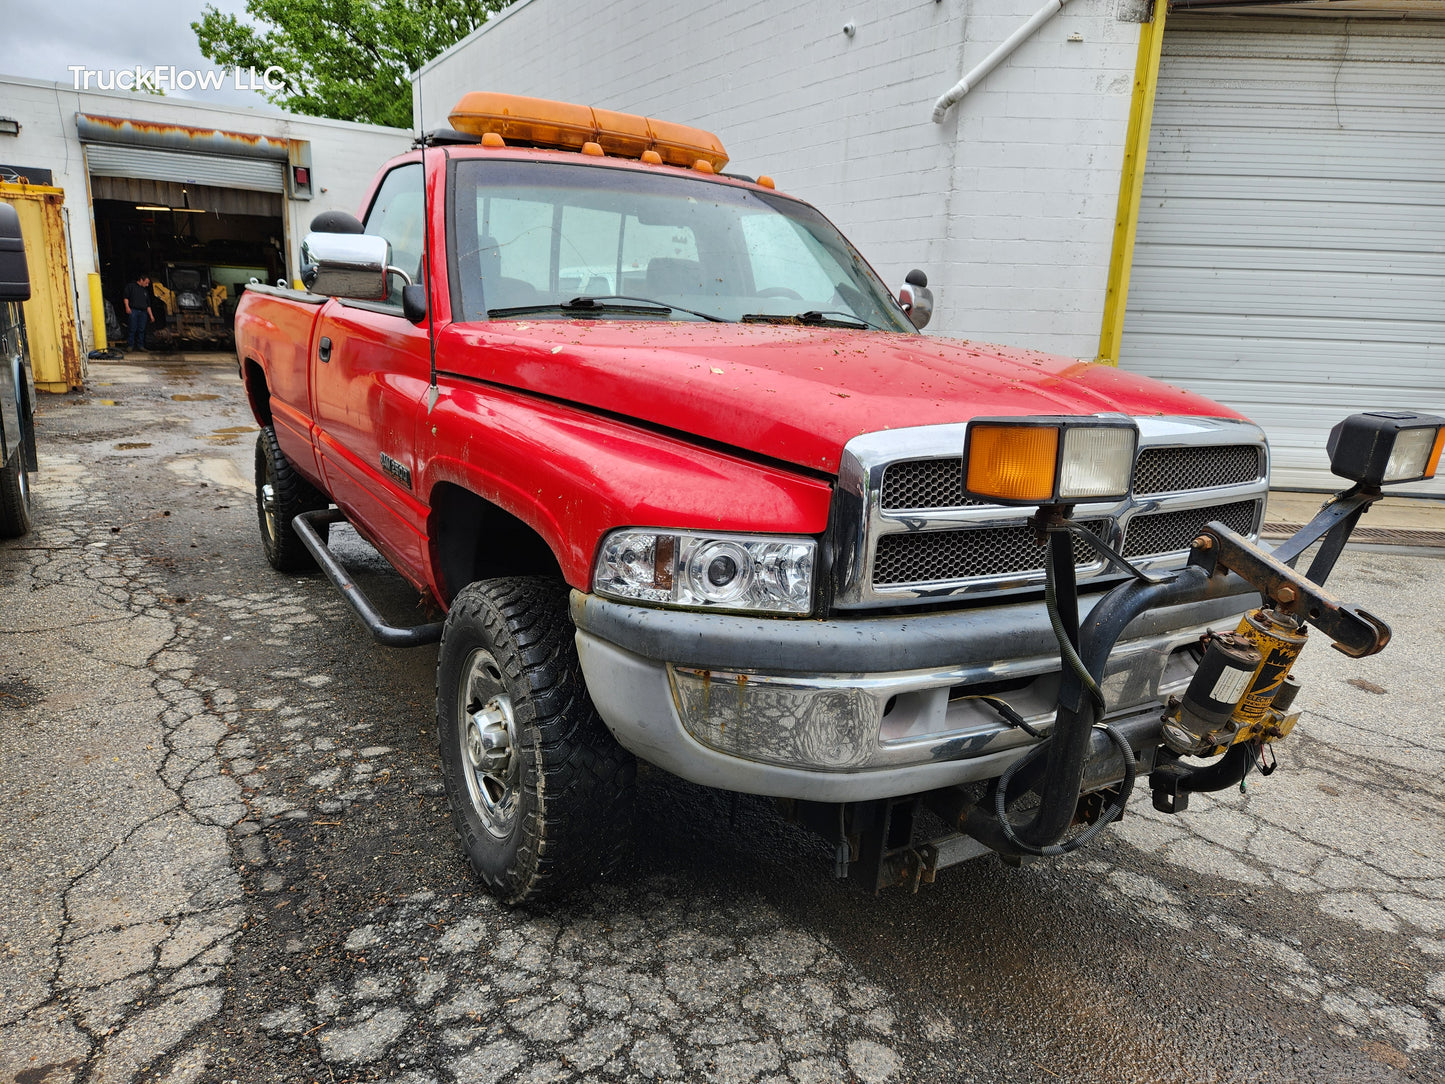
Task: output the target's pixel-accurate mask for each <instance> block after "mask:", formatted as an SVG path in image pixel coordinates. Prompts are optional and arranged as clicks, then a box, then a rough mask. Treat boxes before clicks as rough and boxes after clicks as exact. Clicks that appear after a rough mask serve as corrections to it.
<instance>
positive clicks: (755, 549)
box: [592, 527, 818, 614]
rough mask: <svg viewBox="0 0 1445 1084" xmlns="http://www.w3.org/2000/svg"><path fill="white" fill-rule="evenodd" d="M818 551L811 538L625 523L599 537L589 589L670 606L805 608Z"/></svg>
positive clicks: (790, 611)
mask: <svg viewBox="0 0 1445 1084" xmlns="http://www.w3.org/2000/svg"><path fill="white" fill-rule="evenodd" d="M817 551H818V545H817V543H816V542H814V541H813V539H811V538H789V537H781V536H778V535H745V534H734V535H712V534H694V533H691V532H687V531H659V530H640V529H636V528H630V527H629V528H625V529H623V530H620V531H613V532H612V533H611V534H609V535H608V536H607V537H606V538H604V539H603V540H602V548H601V550H600V551H599V553H598V556H597V570H596V572H595V573H594V574H593V577H592V589H593V590H594V591H596V592H597V593H598V594H599V595H608V596H610V597H612V598H620V599H628V600H632V601H641V602H660V603H664V604H667V605H671V606H696V607H706V608H709V609H711V608H717V609H724V610H751V611H757V612H761V613H787V614H806V613H809V612H811V611H812V608H813V566H814V563H815V560H816V558H817Z"/></svg>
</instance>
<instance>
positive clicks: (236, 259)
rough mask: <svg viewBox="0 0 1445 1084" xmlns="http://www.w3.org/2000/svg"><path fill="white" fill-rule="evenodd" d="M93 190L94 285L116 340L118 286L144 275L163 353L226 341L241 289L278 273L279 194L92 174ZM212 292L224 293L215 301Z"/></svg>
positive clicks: (121, 310)
mask: <svg viewBox="0 0 1445 1084" xmlns="http://www.w3.org/2000/svg"><path fill="white" fill-rule="evenodd" d="M91 186H92V187H91V191H92V207H93V209H94V214H95V239H96V245H97V252H98V256H99V263H100V279H101V288H102V290H103V292H104V295H105V299H106V301H107V302H109V303H110V305H111V306H112V308H113V309H114V312H115V314H116V319H117V321H118V322H119V336H120V337H121V338H122V339H123V338H124V315H125V304H124V302H123V300H122V297H123V293H124V290H125V285H126V283H128V282H131V281H133V280H134V279H135V278H136V276H138V275H140V274H142V273H147V274H149V275H150V277H151V281H152V284H153V286H152V293H153V294H154V296H155V297H156V299H157V301H158V302H161V304H158V305H157V306H156V308H155V316H156V321H157V322H156V324H154V325H152V327H151V332H150V341H151V344H152V346H162V347H164V346H167V345H176V344H178V343H179V342H180V341H181V340H188V341H191V342H215V343H218V344H222V345H224V344H225V343H226V342H227V340H228V339H229V331H230V326H231V317H232V314H233V311H234V308H235V304H236V297H237V296H238V294H239V287H240V286H241V285H242V284H244V283H246V282H249V281H250V280H251V279H252V278H256V279H257V280H259V281H261V282H275V281H276V280H277V279H278V278H283V277H284V276H285V261H284V258H283V255H282V251H283V245H284V238H285V226H284V220H283V218H282V206H281V197H280V196H279V195H277V194H274V193H269V192H248V191H245V190H239V189H238V190H228V189H223V188H213V187H210V186H207V185H195V186H184V185H179V184H175V183H174V182H168V181H154V180H136V179H125V178H115V177H93V178H92V179H91ZM156 287H159V289H157V288H156ZM217 287H225V290H226V292H225V294H224V296H221V295H218V296H217V297H215V298H214V299H213V298H212V297H211V294H212V292H213V291H215V290H216V288H217ZM162 309H165V310H166V312H165V315H164V317H163V316H162V311H161V310H162ZM172 310H174V311H172ZM109 324H110V321H109V319H107V325H108V326H109ZM115 337H116V336H115V333H112V334H111V338H115Z"/></svg>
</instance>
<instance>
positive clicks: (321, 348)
mask: <svg viewBox="0 0 1445 1084" xmlns="http://www.w3.org/2000/svg"><path fill="white" fill-rule="evenodd" d="M316 356H317V357H318V358H320V359H321V360H322V361H330V360H331V338H330V336H328V335H323V336H321V341H320V342H319V343H317V345H316Z"/></svg>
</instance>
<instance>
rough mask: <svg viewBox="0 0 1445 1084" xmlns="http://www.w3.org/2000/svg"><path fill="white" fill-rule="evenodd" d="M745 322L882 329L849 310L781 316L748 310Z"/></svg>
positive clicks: (811, 311)
mask: <svg viewBox="0 0 1445 1084" xmlns="http://www.w3.org/2000/svg"><path fill="white" fill-rule="evenodd" d="M741 319H742V322H743V323H745V324H806V325H808V326H809V327H851V328H858V329H860V330H861V329H863V328H871V329H872V330H874V331H881V330H883V329H882V328H880V327H879V326H878V325H877V324H873V323H869V322H868V321H867V320H865V319H863V317H861V316H857V315H855V314H853V313H851V312H821V311H819V310H818V309H809V310H808V311H807V312H798V313H794V314H793V315H792V316H783V315H780V314H777V313H771V312H749V313H745V314H744V315H743V316H742V317H741Z"/></svg>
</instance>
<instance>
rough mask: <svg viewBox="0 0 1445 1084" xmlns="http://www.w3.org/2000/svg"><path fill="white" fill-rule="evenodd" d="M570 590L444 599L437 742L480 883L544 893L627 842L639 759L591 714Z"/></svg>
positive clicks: (552, 583) (603, 867) (580, 878)
mask: <svg viewBox="0 0 1445 1084" xmlns="http://www.w3.org/2000/svg"><path fill="white" fill-rule="evenodd" d="M573 633H574V630H573V626H572V621H571V619H570V618H569V617H568V615H567V585H566V584H564V583H562V582H561V581H559V580H555V579H550V578H546V577H531V576H515V577H504V578H498V579H494V580H482V581H479V582H477V583H473V584H471V585H469V586H467V587H465V588H463V589H462V591H461V592H460V593H459V594H458V595H457V597H456V598H455V599H454V600H453V601H452V605H451V610H450V612H449V613H448V614H447V620H446V627H445V629H444V631H443V632H442V642H441V651H440V654H439V657H438V659H437V740H438V743H439V746H440V750H441V761H442V775H443V779H444V781H445V784H446V792H447V799H448V801H449V802H450V803H451V810H452V822H453V824H454V825H455V827H456V830H457V837H458V838H459V840H460V841H461V845H462V850H463V852H464V853H465V854H466V856H467V861H468V862H469V863H471V867H472V869H473V871H475V873H476V875H477V876H478V877H479V878H480V879H481V881H482V883H483V884H485V885H486V887H487V889H488V890H489V891H490V892H492V893H493V894H494V895H496V896H497V897H498V898H500V899H501V900H503V901H504V902H506V903H513V904H515V903H530V902H536V901H540V900H547V899H555V898H557V897H559V896H562V895H565V894H567V893H568V892H571V891H573V890H575V889H578V888H582V887H585V886H586V885H588V884H590V883H591V882H592V881H594V880H596V879H597V878H598V877H601V876H604V875H606V874H608V873H611V872H612V871H613V870H614V869H615V868H616V866H617V864H618V863H619V862H620V861H621V859H622V858H623V857H624V855H625V854H626V852H627V849H628V847H629V846H630V844H631V840H632V817H633V799H634V790H635V784H636V778H637V765H636V762H635V761H634V760H633V758H632V755H631V754H630V753H628V752H627V751H626V750H625V749H623V748H622V746H620V745H618V744H617V741H616V739H614V738H613V737H612V735H611V734H610V733H609V732H608V730H607V727H606V725H605V724H604V723H603V722H602V720H601V718H599V717H598V715H597V709H596V708H594V707H593V706H592V700H591V698H590V697H589V696H588V695H587V688H586V685H585V684H584V682H583V679H582V667H581V664H580V663H579V662H578V661H577V647H576V643H575V641H574V639H573Z"/></svg>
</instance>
